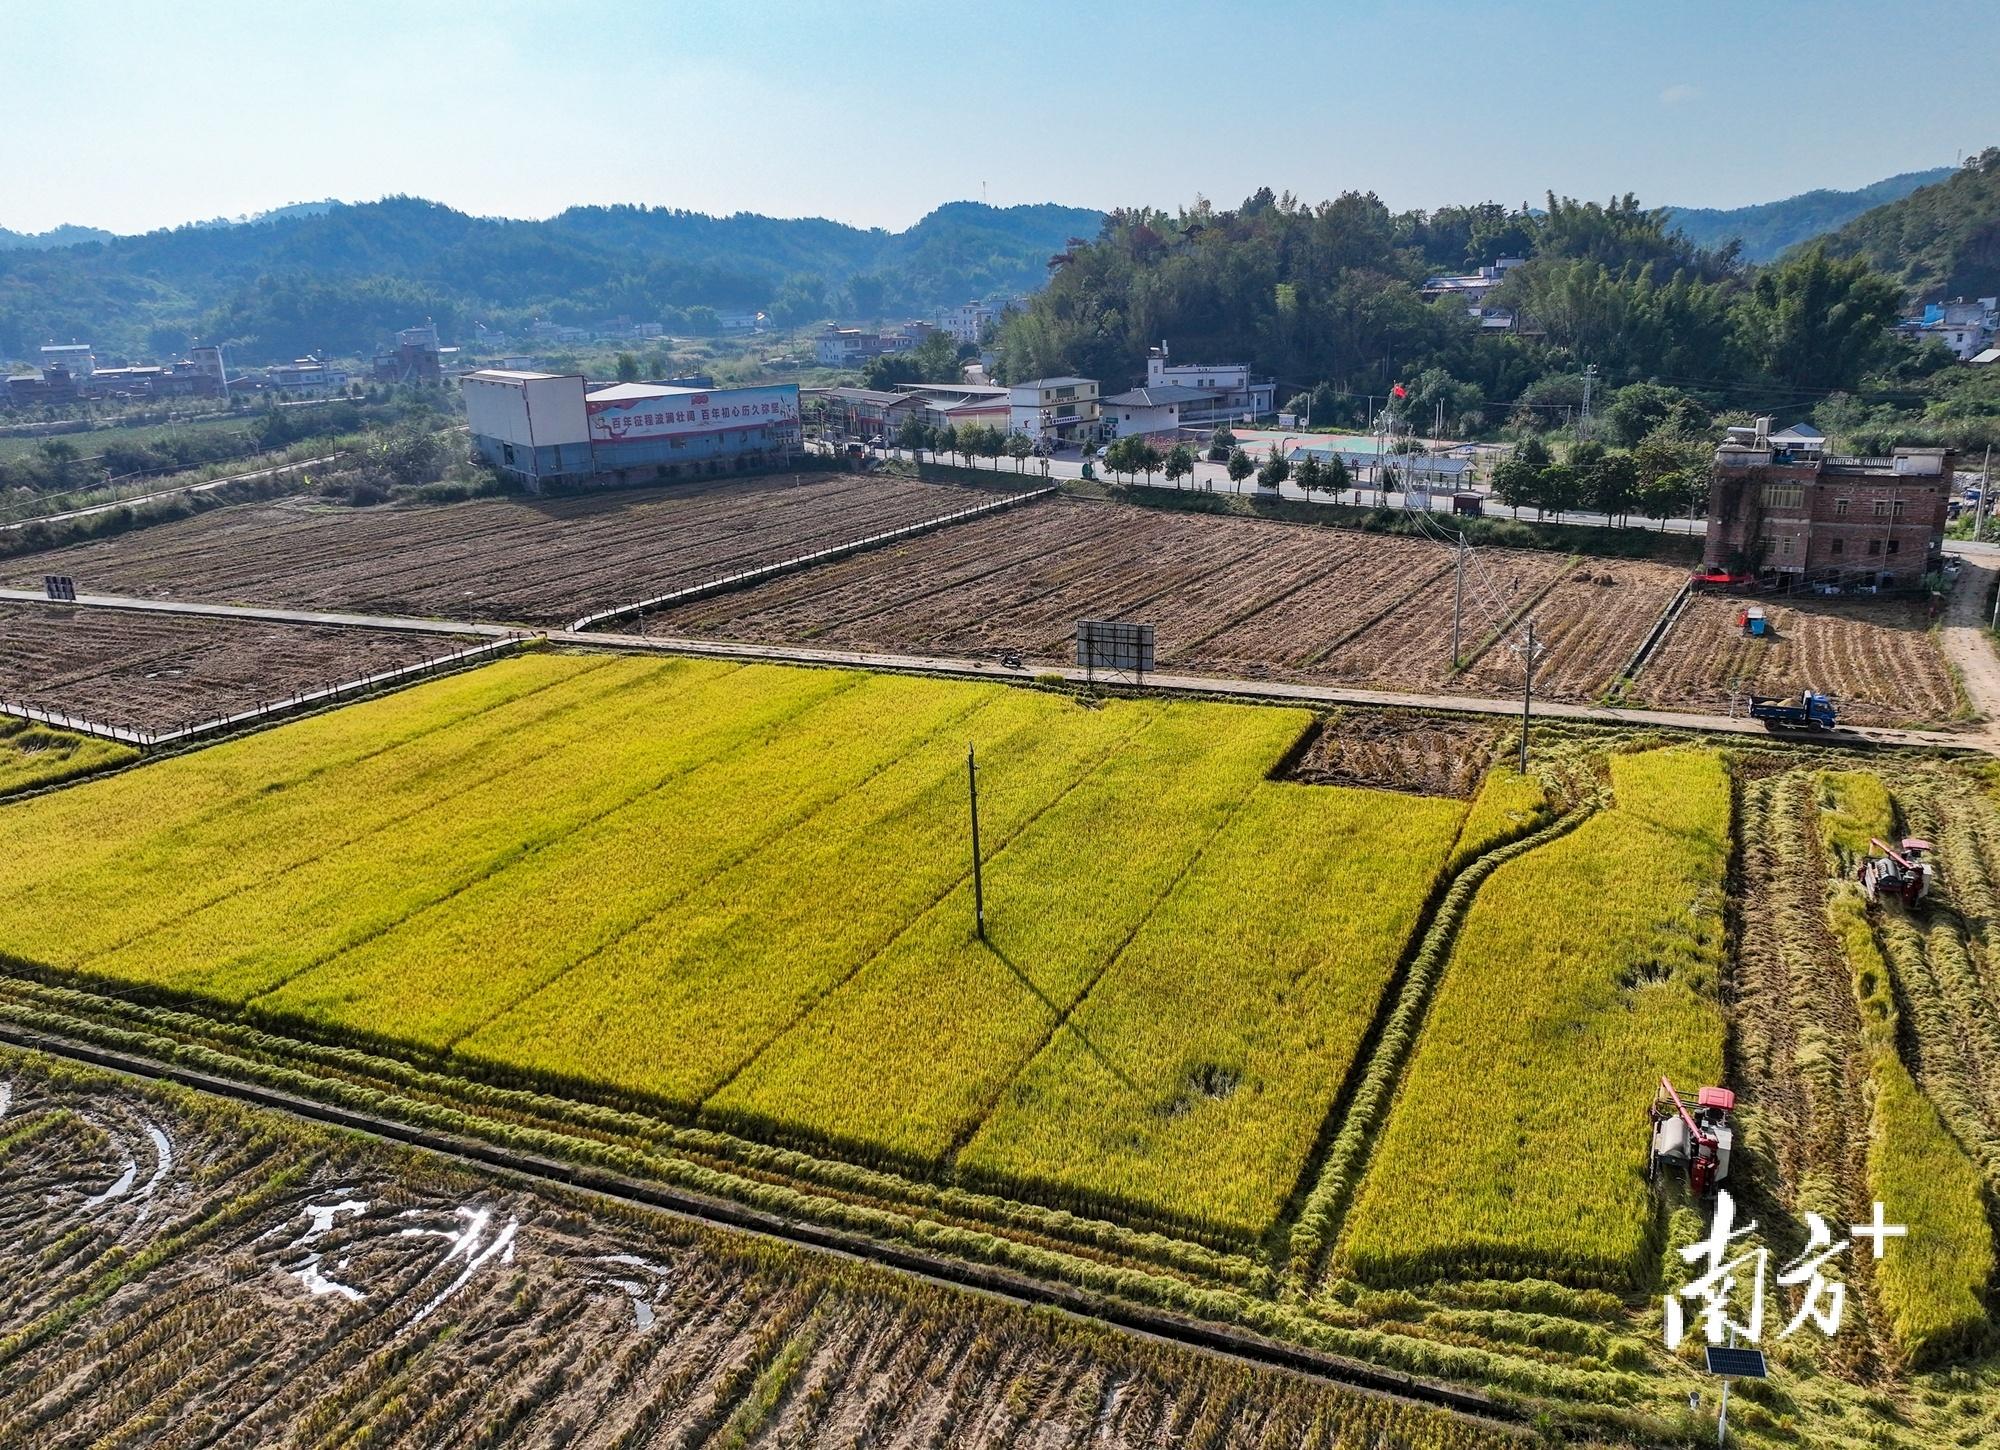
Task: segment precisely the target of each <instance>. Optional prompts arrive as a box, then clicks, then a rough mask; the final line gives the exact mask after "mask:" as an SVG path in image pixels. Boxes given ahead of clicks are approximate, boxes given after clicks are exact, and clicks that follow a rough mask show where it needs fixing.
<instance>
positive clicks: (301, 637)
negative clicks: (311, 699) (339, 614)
mask: <svg viewBox="0 0 2000 1450" xmlns="http://www.w3.org/2000/svg"><path fill="white" fill-rule="evenodd" d="M473 642H474V641H472V640H470V639H456V638H453V637H450V636H443V635H419V634H403V633H395V632H391V631H388V630H366V629H348V628H344V627H332V626H325V627H314V626H310V625H296V624H270V623H263V622H259V621H250V620H234V619H216V618H201V617H194V616H174V615H164V614H145V613H140V612H137V611H134V610H106V609H83V608H78V609H63V608H57V607H53V606H50V605H44V604H15V603H7V602H0V701H8V702H11V703H13V704H18V705H32V706H35V707H37V708H39V709H43V710H54V711H59V712H61V713H63V714H67V715H77V716H81V717H82V718H84V719H86V720H97V721H102V722H104V723H106V724H110V725H119V726H123V727H125V728H126V729H148V730H169V729H176V728H179V727H181V726H184V725H188V724H192V723H194V722H196V721H202V720H212V719H215V718H216V717H218V716H221V715H228V714H233V713H235V712H237V711H239V710H248V709H251V708H253V707H255V706H257V705H261V704H266V703H269V702H272V701H277V700H283V699H285V698H287V697H288V696H291V695H293V694H297V693H301V692H305V691H310V690H315V689H321V688H324V687H327V686H330V685H337V684H344V683H346V682H347V681H349V680H355V679H359V678H360V677H362V676H363V675H368V674H373V673H376V672H379V671H382V670H391V669H396V668H399V667H401V666H404V665H412V664H416V663H418V662H419V661H422V660H426V659H434V658H436V657H438V656H440V655H445V654H450V653H451V652H452V651H454V650H456V649H460V648H463V647H464V646H465V645H468V644H471V643H473Z"/></svg>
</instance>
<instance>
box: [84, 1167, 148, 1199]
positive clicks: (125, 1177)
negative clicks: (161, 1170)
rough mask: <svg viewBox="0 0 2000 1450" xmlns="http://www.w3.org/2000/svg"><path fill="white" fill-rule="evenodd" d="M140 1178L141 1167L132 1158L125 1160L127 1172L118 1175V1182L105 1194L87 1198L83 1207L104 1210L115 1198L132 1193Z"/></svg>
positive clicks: (105, 1191) (106, 1190)
mask: <svg viewBox="0 0 2000 1450" xmlns="http://www.w3.org/2000/svg"><path fill="white" fill-rule="evenodd" d="M138 1177H139V1165H138V1164H137V1163H134V1162H133V1161H132V1160H131V1159H130V1158H127V1159H126V1160H125V1171H124V1172H123V1173H121V1174H119V1175H118V1181H117V1182H116V1183H113V1184H112V1185H111V1186H110V1187H109V1188H107V1189H105V1190H104V1192H102V1193H99V1194H95V1195H93V1196H91V1197H89V1198H86V1199H85V1200H84V1201H83V1206H84V1207H85V1208H102V1207H103V1206H104V1205H105V1204H107V1203H109V1202H111V1200H112V1199H114V1198H123V1197H124V1196H125V1195H126V1194H128V1193H130V1192H131V1191H132V1185H133V1183H134V1182H135V1181H137V1179H138Z"/></svg>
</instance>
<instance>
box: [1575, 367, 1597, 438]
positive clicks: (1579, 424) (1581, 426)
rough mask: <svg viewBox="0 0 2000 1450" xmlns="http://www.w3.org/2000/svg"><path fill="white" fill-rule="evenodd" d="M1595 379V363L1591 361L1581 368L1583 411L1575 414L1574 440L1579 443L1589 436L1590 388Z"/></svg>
mask: <svg viewBox="0 0 2000 1450" xmlns="http://www.w3.org/2000/svg"><path fill="white" fill-rule="evenodd" d="M1596 381H1597V364H1596V363H1592V364H1591V365H1590V366H1589V367H1587V368H1585V369H1584V370H1583V411H1582V412H1580V413H1578V414H1577V415H1576V441H1577V442H1579V443H1581V442H1583V441H1584V439H1586V438H1588V437H1589V436H1590V388H1591V384H1593V383H1595V382H1596Z"/></svg>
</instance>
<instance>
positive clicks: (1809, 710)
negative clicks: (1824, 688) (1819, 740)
mask: <svg viewBox="0 0 2000 1450" xmlns="http://www.w3.org/2000/svg"><path fill="white" fill-rule="evenodd" d="M1750 718H1751V719H1753V720H1762V721H1763V722H1764V728H1765V729H1766V730H1831V729H1833V727H1834V712H1833V701H1831V700H1829V699H1827V697H1826V696H1824V695H1822V694H1819V693H1817V692H1816V691H1813V690H1807V691H1806V692H1805V693H1804V694H1803V695H1801V696H1799V697H1798V699H1796V700H1794V699H1792V698H1790V697H1789V696H1781V697H1776V698H1771V699H1764V698H1759V697H1754V696H1753V697H1752V699H1751V701H1750Z"/></svg>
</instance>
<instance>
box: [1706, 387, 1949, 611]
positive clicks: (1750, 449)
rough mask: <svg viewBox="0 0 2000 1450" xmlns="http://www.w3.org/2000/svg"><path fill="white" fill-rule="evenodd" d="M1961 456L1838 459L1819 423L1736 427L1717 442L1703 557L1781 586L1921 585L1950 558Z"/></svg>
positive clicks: (1922, 451)
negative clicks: (1954, 484) (1949, 525)
mask: <svg viewBox="0 0 2000 1450" xmlns="http://www.w3.org/2000/svg"><path fill="white" fill-rule="evenodd" d="M1954 457H1955V455H1954V454H1953V453H1952V452H1951V451H1950V450H1949V449H1944V448H1898V449H1896V450H1895V451H1894V452H1893V453H1892V454H1891V455H1890V456H1889V457H1887V458H1836V457H1833V456H1831V455H1829V454H1828V453H1827V452H1826V439H1825V437H1824V436H1823V435H1821V434H1820V433H1819V432H1818V431H1817V430H1816V429H1812V428H1806V427H1794V428H1788V429H1786V430H1785V431H1784V432H1782V433H1773V432H1771V420H1770V419H1769V418H1759V419H1758V420H1757V423H1756V425H1755V426H1754V427H1748V428H1731V429H1730V430H1729V437H1728V439H1727V441H1725V442H1724V443H1723V444H1722V446H1721V447H1719V448H1717V449H1716V450H1715V466H1714V471H1713V473H1712V475H1711V477H1710V482H1709V491H1708V544H1707V548H1706V550H1705V551H1704V553H1703V556H1702V560H1703V563H1704V564H1705V565H1707V567H1708V568H1710V569H1722V570H1727V571H1728V572H1730V573H1734V574H1753V575H1756V576H1757V577H1758V578H1759V579H1760V580H1762V581H1763V582H1764V583H1766V584H1771V585H1776V586H1781V587H1784V586H1802V585H1810V584H1834V585H1840V586H1844V587H1849V588H1855V587H1869V586H1873V587H1880V588H1887V589H1907V588H1913V587H1915V586H1916V585H1917V584H1918V583H1920V582H1921V581H1922V579H1923V576H1924V575H1925V574H1926V573H1929V572H1931V571H1933V570H1935V569H1937V568H1939V567H1940V565H1941V563H1942V558H1943V549H1944V525H1945V517H1946V502H1947V500H1948V498H1949V497H1950V494H1951V479H1952V462H1953V459H1954Z"/></svg>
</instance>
